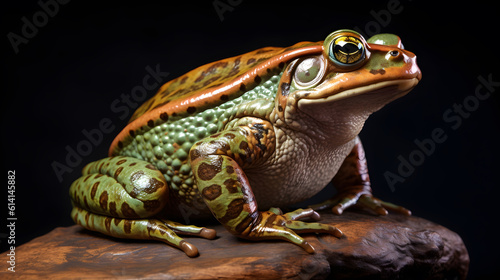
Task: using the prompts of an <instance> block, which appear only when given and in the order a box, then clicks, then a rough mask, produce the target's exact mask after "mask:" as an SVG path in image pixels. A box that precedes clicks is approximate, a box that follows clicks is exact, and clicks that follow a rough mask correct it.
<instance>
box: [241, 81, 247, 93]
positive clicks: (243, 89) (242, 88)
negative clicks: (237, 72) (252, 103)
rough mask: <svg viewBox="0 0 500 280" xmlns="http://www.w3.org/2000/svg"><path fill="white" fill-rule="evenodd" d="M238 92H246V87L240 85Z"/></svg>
mask: <svg viewBox="0 0 500 280" xmlns="http://www.w3.org/2000/svg"><path fill="white" fill-rule="evenodd" d="M240 91H243V92H246V91H247V87H246V86H245V84H243V83H242V84H241V85H240Z"/></svg>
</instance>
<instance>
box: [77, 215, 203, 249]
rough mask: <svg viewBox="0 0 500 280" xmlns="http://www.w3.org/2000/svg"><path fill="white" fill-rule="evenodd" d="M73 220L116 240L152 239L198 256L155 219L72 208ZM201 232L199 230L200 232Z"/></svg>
mask: <svg viewBox="0 0 500 280" xmlns="http://www.w3.org/2000/svg"><path fill="white" fill-rule="evenodd" d="M71 216H72V217H73V220H74V221H75V222H76V223H77V224H79V225H81V226H83V227H84V228H86V229H90V230H93V231H98V232H100V233H103V234H106V235H110V236H113V237H118V238H131V239H153V240H159V241H162V242H165V243H167V244H169V245H171V246H174V247H176V248H179V249H181V250H182V251H184V253H186V255H188V256H189V257H196V256H198V249H197V248H196V247H195V246H194V245H192V244H191V243H188V242H187V241H185V240H183V239H182V238H180V237H179V236H178V235H177V234H176V233H175V232H174V231H173V230H172V229H170V228H169V227H167V226H165V224H164V222H162V221H160V220H157V219H136V220H135V219H134V220H132V219H121V218H112V217H107V216H102V215H99V214H93V213H90V212H89V211H87V210H85V209H82V208H79V207H77V206H75V207H73V210H72V211H71ZM200 231H201V230H200Z"/></svg>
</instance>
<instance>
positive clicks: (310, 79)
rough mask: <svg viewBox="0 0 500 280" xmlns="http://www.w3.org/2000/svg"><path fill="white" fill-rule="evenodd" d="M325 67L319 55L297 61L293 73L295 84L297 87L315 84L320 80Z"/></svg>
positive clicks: (307, 86) (308, 86)
mask: <svg viewBox="0 0 500 280" xmlns="http://www.w3.org/2000/svg"><path fill="white" fill-rule="evenodd" d="M325 69H326V67H325V62H324V61H323V59H321V57H309V58H306V59H303V60H301V61H299V62H298V65H297V67H296V68H295V74H294V82H295V86H296V87H297V88H299V89H305V88H310V87H312V86H315V85H316V84H318V82H320V81H321V78H322V77H323V74H324V73H325Z"/></svg>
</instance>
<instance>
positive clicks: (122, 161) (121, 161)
mask: <svg viewBox="0 0 500 280" xmlns="http://www.w3.org/2000/svg"><path fill="white" fill-rule="evenodd" d="M125 162H127V160H126V159H122V160H120V161H118V162H117V163H116V165H120V164H124V163H125Z"/></svg>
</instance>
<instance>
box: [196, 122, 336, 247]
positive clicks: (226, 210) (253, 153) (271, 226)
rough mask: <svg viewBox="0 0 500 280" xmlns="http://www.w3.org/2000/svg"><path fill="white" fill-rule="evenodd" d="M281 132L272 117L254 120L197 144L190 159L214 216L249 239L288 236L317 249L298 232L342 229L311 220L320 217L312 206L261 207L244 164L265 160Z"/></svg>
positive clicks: (257, 163)
mask: <svg viewBox="0 0 500 280" xmlns="http://www.w3.org/2000/svg"><path fill="white" fill-rule="evenodd" d="M274 147H275V136H274V130H273V127H272V126H271V124H270V123H269V122H266V121H260V120H255V121H254V122H252V123H250V124H248V125H244V126H239V127H236V128H233V129H231V130H228V131H225V132H222V133H219V134H215V135H212V136H210V137H208V138H206V139H204V140H203V141H200V142H198V143H196V144H195V145H194V146H193V147H192V148H191V151H190V162H191V167H192V170H193V174H194V177H195V179H196V183H197V186H198V189H199V191H200V193H201V195H202V197H203V199H204V201H205V203H206V204H207V206H208V207H209V208H210V210H211V211H212V213H213V215H214V216H215V217H216V218H217V220H219V222H220V223H221V224H223V225H224V227H225V228H226V229H227V230H228V231H229V232H231V233H232V234H234V235H236V236H238V237H241V238H245V239H249V240H264V239H282V240H286V241H290V242H292V243H294V244H297V245H299V246H301V247H302V248H304V249H305V250H306V251H307V252H309V253H313V252H314V248H313V247H312V246H311V245H310V244H309V243H307V242H306V241H305V240H304V239H303V238H302V237H300V236H299V235H297V233H304V232H317V233H329V234H333V235H334V236H336V237H341V236H342V233H341V232H340V230H338V229H337V228H335V227H333V226H330V225H326V224H320V223H305V222H302V221H298V220H299V219H301V218H307V217H310V218H313V219H316V220H317V219H319V214H318V213H316V212H315V211H313V210H311V209H305V210H303V209H298V210H296V211H293V212H291V213H287V214H282V213H281V211H280V210H279V209H277V208H271V209H270V210H269V211H258V210H257V202H256V201H255V197H254V194H253V192H252V189H251V187H250V184H249V181H248V178H247V177H246V175H245V173H244V171H243V169H244V168H247V167H255V166H258V165H259V164H263V163H264V162H265V161H266V159H267V158H268V157H269V156H270V155H271V154H273V151H274Z"/></svg>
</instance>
